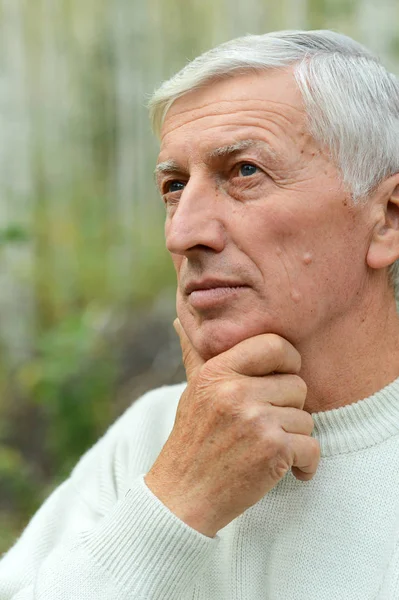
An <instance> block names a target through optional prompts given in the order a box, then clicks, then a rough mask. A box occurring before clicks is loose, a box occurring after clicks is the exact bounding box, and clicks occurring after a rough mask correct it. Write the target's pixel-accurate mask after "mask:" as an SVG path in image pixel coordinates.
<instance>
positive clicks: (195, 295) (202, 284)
mask: <svg viewBox="0 0 399 600" xmlns="http://www.w3.org/2000/svg"><path fill="white" fill-rule="evenodd" d="M248 289H250V287H249V286H248V285H246V284H243V283H240V282H237V281H226V280H223V281H222V280H215V279H213V280H210V279H208V280H203V281H197V282H190V283H189V284H188V285H187V286H186V287H185V288H184V291H185V294H186V295H187V297H188V301H189V303H190V304H191V306H192V307H193V308H195V309H197V310H208V309H210V308H216V307H218V306H223V305H225V304H226V302H233V301H234V300H235V299H236V298H238V296H239V295H240V294H241V293H243V292H244V291H245V290H248Z"/></svg>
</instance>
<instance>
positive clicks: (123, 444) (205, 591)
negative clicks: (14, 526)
mask: <svg viewBox="0 0 399 600" xmlns="http://www.w3.org/2000/svg"><path fill="white" fill-rule="evenodd" d="M184 387H185V384H180V385H177V386H171V387H163V388H159V389H158V390H154V391H152V392H150V393H148V394H146V395H145V396H143V397H142V398H141V399H140V400H138V401H137V402H135V403H134V404H133V405H132V406H131V407H130V408H129V409H128V410H127V411H126V412H125V414H124V415H123V416H122V417H121V418H120V419H119V420H118V421H116V423H114V425H113V426H112V427H110V429H109V430H108V431H107V433H106V434H105V435H104V436H103V437H102V438H101V439H100V440H99V441H98V442H97V444H95V446H93V448H91V449H90V450H89V451H88V452H87V453H86V454H85V455H84V456H83V457H82V459H81V460H80V461H79V463H78V464H77V466H76V467H75V469H74V470H73V472H72V473H71V476H70V478H69V479H68V480H67V481H65V482H64V483H63V484H62V485H60V486H59V487H58V488H57V489H56V490H55V491H54V492H53V493H52V494H51V496H50V497H49V498H48V499H47V501H46V502H45V503H44V504H43V506H42V507H41V508H40V510H39V511H38V512H37V513H36V515H35V516H34V517H33V519H32V520H31V522H30V523H29V525H28V526H27V528H26V529H25V531H24V532H23V534H22V536H21V537H20V539H19V540H17V542H16V544H15V545H14V546H13V547H12V548H11V549H10V550H9V551H8V553H6V554H5V555H4V557H3V558H2V560H1V561H0V600H11V599H13V600H75V599H76V600H78V599H79V600H116V599H118V600H128V599H129V600H141V599H144V598H145V599H162V600H238V599H240V600H258V599H259V600H260V599H262V600H263V599H265V600H330V599H331V600H333V599H334V600H341V599H342V600H355V599H356V600H399V468H398V466H399V379H397V380H396V381H394V382H393V383H391V384H390V385H388V386H386V387H385V388H384V389H382V390H380V391H379V392H377V393H376V394H374V395H373V396H370V397H369V398H366V399H364V400H360V401H359V402H356V403H354V404H351V405H348V406H345V407H342V408H339V409H335V410H331V411H327V412H323V413H317V414H314V415H313V418H314V421H315V429H314V432H313V435H314V436H315V437H317V438H318V439H319V440H320V445H321V455H322V456H321V461H320V465H319V467H318V470H317V473H316V475H315V477H314V478H313V479H312V480H311V481H308V482H302V481H298V480H297V479H295V477H294V476H293V475H292V474H291V472H289V473H287V475H286V476H285V477H284V478H283V479H282V480H281V481H280V483H279V484H278V485H277V486H276V487H275V488H274V489H273V490H271V491H270V492H269V493H268V494H266V496H265V497H264V498H263V499H262V500H260V501H259V502H258V503H257V504H256V505H255V506H253V507H252V508H250V509H249V510H247V511H246V512H245V513H244V514H243V515H241V516H240V517H238V518H237V519H235V520H234V521H233V522H232V523H230V524H229V525H228V526H227V527H225V528H224V529H222V530H221V531H219V533H218V535H217V536H216V537H215V538H212V539H211V538H208V537H206V536H203V535H201V534H200V533H198V532H197V531H195V530H193V529H191V528H190V527H188V526H187V525H185V524H184V523H183V522H182V521H180V520H179V519H178V518H177V517H176V516H175V515H174V514H172V513H171V512H170V511H169V510H168V509H167V508H166V507H165V506H164V505H163V504H162V503H161V502H160V501H159V500H158V498H156V497H155V496H154V495H153V494H152V492H151V491H150V490H149V489H148V488H147V486H146V485H145V483H144V479H143V477H144V475H145V473H147V472H148V470H149V469H150V467H151V466H152V464H153V463H154V461H155V459H156V457H157V456H158V454H159V452H160V450H161V448H162V446H163V444H164V443H165V441H166V439H167V437H168V435H169V433H170V431H171V429H172V427H173V422H174V418H175V413H176V408H177V404H178V401H179V399H180V396H181V394H182V392H183V390H184Z"/></svg>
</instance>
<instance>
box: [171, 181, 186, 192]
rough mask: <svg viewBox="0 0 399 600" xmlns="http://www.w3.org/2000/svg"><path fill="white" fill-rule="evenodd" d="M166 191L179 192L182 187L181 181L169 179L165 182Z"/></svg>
mask: <svg viewBox="0 0 399 600" xmlns="http://www.w3.org/2000/svg"><path fill="white" fill-rule="evenodd" d="M167 188H168V192H181V190H182V189H184V183H183V182H182V181H169V182H168V184H167Z"/></svg>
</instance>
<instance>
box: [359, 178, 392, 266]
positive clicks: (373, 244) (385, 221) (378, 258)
mask: <svg viewBox="0 0 399 600" xmlns="http://www.w3.org/2000/svg"><path fill="white" fill-rule="evenodd" d="M371 201H372V202H373V203H375V210H372V212H373V214H374V229H373V232H372V237H371V240H370V244H369V249H368V252H367V264H368V266H369V267H371V268H372V269H383V268H385V267H389V266H390V265H391V264H392V263H394V262H395V260H396V259H397V258H399V173H397V174H396V175H393V176H392V177H389V178H388V179H386V180H385V181H384V182H383V183H382V184H381V186H380V187H379V188H378V190H377V192H376V193H375V195H374V196H373V198H372V199H371Z"/></svg>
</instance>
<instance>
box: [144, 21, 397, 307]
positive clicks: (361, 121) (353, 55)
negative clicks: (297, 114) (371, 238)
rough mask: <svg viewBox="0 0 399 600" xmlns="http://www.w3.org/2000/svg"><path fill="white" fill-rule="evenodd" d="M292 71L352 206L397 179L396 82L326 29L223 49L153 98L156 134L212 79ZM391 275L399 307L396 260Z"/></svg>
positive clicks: (313, 129) (357, 47) (257, 38)
mask: <svg viewBox="0 0 399 600" xmlns="http://www.w3.org/2000/svg"><path fill="white" fill-rule="evenodd" d="M290 65H294V69H293V73H294V76H295V79H296V82H297V84H298V86H299V89H300V91H301V93H302V96H303V100H304V105H305V109H306V112H307V118H308V127H309V132H310V133H311V134H312V136H313V138H314V139H315V141H316V143H318V144H320V145H321V146H322V147H324V148H326V149H327V150H328V151H329V154H330V156H331V159H332V160H333V161H334V162H335V164H336V165H337V167H338V168H339V170H340V172H341V174H342V179H343V182H344V184H345V185H346V186H347V188H348V190H349V191H350V192H351V195H352V201H353V203H354V204H357V203H359V202H366V201H367V197H368V196H369V195H370V194H371V193H372V192H373V191H374V190H375V189H376V187H377V186H378V185H379V184H380V183H381V182H382V181H383V180H384V179H385V178H387V177H389V176H390V175H393V174H395V173H398V172H399V142H398V140H399V80H398V78H397V77H395V75H393V74H392V73H389V72H388V71H387V70H386V69H385V68H384V66H383V65H382V64H381V62H380V61H379V59H378V58H377V57H376V56H374V55H373V54H372V53H371V52H370V51H369V50H367V48H365V47H364V46H362V45H361V44H359V43H358V42H355V41H354V40H352V39H351V38H350V37H348V36H345V35H342V34H338V33H335V32H333V31H328V30H320V31H278V32H275V33H267V34H265V35H247V36H245V37H241V38H237V39H235V40H231V41H229V42H227V43H225V44H221V45H220V46H217V47H216V48H213V49H212V50H209V51H208V52H205V53H204V54H202V55H201V56H199V57H197V58H196V59H194V60H193V61H191V62H190V63H188V64H187V65H186V66H185V67H184V68H183V69H182V70H181V71H179V72H178V73H177V74H176V75H175V76H174V77H172V78H171V79H169V80H168V81H165V82H164V83H163V84H162V85H161V87H160V88H159V89H158V90H157V91H156V92H155V93H154V94H153V96H152V98H151V100H150V102H149V110H150V119H151V122H152V126H153V129H154V131H155V133H156V134H157V135H159V134H160V130H161V127H162V123H163V120H164V118H165V115H166V113H167V112H168V110H169V108H170V107H171V105H172V104H173V102H174V101H175V100H176V99H177V98H179V97H181V96H183V95H184V94H186V93H187V92H189V91H192V90H195V89H198V88H200V87H201V86H204V85H206V84H207V83H209V82H210V81H212V80H215V79H223V78H226V77H231V76H233V75H236V74H241V73H247V72H248V71H253V72H259V71H262V70H268V69H283V68H286V67H288V66H290ZM388 275H389V282H390V284H391V285H392V286H393V287H394V291H395V296H396V301H397V303H399V260H397V261H395V262H394V263H393V264H392V265H391V266H390V267H389V269H388ZM398 308H399V304H398Z"/></svg>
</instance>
